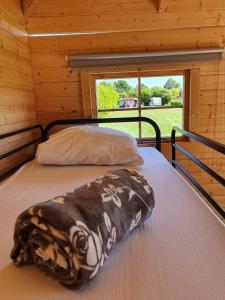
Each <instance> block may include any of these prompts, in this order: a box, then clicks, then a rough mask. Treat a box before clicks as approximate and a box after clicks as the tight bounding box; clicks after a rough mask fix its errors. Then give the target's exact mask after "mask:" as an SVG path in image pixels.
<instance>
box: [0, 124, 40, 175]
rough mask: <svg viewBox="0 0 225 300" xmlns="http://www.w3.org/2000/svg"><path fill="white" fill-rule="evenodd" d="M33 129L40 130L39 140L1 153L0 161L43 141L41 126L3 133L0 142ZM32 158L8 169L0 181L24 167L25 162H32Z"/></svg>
mask: <svg viewBox="0 0 225 300" xmlns="http://www.w3.org/2000/svg"><path fill="white" fill-rule="evenodd" d="M35 129H39V130H40V137H39V138H35V139H33V140H31V141H30V142H28V143H25V144H23V145H22V146H19V147H17V148H15V149H13V150H10V151H9V152H6V153H3V154H1V155H0V161H1V160H2V159H4V158H6V157H9V156H11V155H13V154H15V153H17V152H19V151H21V150H23V149H25V148H27V147H29V146H31V145H34V144H36V143H39V142H42V141H43V140H44V128H43V127H42V125H34V126H31V127H27V128H23V129H19V130H15V131H12V132H8V133H4V134H1V135H0V140H3V139H7V138H9V137H11V136H15V135H17V134H20V133H25V132H29V131H33V130H35ZM33 158H34V155H32V156H30V157H28V158H26V159H25V160H23V161H21V162H20V163H18V164H16V165H15V166H13V167H12V168H10V169H9V170H7V171H6V172H4V173H3V174H0V181H1V180H3V179H5V178H6V177H8V176H10V175H11V174H12V173H13V172H15V171H16V170H17V169H19V168H20V167H21V166H22V165H24V164H25V163H26V162H28V161H30V160H32V159H33Z"/></svg>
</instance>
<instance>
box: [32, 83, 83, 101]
mask: <svg viewBox="0 0 225 300" xmlns="http://www.w3.org/2000/svg"><path fill="white" fill-rule="evenodd" d="M34 93H35V97H36V99H38V98H42V99H43V97H75V96H81V85H80V82H53V83H46V82H45V83H35V84H34Z"/></svg>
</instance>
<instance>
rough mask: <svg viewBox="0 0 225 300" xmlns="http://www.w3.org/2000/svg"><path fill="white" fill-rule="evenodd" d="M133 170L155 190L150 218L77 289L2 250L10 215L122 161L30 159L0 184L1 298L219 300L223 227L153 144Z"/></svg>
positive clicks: (224, 277)
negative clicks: (63, 163) (66, 163)
mask: <svg viewBox="0 0 225 300" xmlns="http://www.w3.org/2000/svg"><path fill="white" fill-rule="evenodd" d="M140 152H141V154H142V156H143V157H144V160H145V164H144V166H142V167H139V168H136V169H137V170H139V171H141V172H142V173H143V175H144V176H145V178H146V179H147V180H148V181H149V183H150V185H151V186H152V188H153V190H154V192H155V200H156V207H155V210H154V211H153V215H152V216H151V218H150V219H149V220H148V221H147V222H146V223H145V224H143V225H141V226H140V227H139V228H137V230H135V231H134V232H133V233H131V234H130V235H129V236H128V237H127V238H126V239H125V240H124V241H122V242H121V243H119V245H118V246H117V247H116V249H115V250H114V251H113V253H112V255H111V257H110V258H109V260H108V261H107V262H106V263H105V265H104V266H103V268H102V269H101V270H100V273H99V274H98V276H97V277H96V278H95V279H94V280H93V281H92V282H91V284H90V285H89V286H88V287H86V288H85V289H83V290H80V291H73V290H67V289H66V288H64V287H63V286H61V285H60V284H59V283H58V282H57V281H55V280H53V279H51V278H50V277H47V276H46V275H45V274H44V273H42V272H40V271H39V270H38V269H37V268H36V267H35V266H24V267H22V268H17V267H15V266H14V265H13V264H12V262H11V260H10V258H9V254H10V251H11V248H12V245H13V240H12V237H13V229H14V224H15V220H16V217H17V216H18V215H19V214H20V213H21V211H23V210H24V209H26V208H27V207H29V206H31V205H33V204H34V203H37V202H41V201H45V200H47V199H49V198H51V197H55V196H57V195H61V194H64V193H65V192H67V191H72V190H73V189H74V188H75V187H77V186H79V185H81V184H83V183H85V182H87V181H89V180H92V179H94V178H95V177H96V176H98V175H100V174H103V173H104V172H106V171H108V170H110V169H115V168H121V167H99V166H98V167H95V166H82V167H80V166H77V167H56V166H41V165H38V164H37V163H36V162H35V161H32V162H30V163H28V164H26V165H25V166H23V167H22V168H21V169H20V170H19V171H18V172H17V173H16V174H15V175H13V176H12V177H11V178H10V179H8V180H7V181H5V182H4V183H3V184H2V185H1V186H0V299H4V300H11V299H12V300H18V299H21V300H28V299H30V300H31V299H32V300H53V299H54V300H59V299H60V300H61V299H63V300H70V299H71V300H72V299H73V300H80V299H85V300H89V299H91V300H100V299H103V300H112V299H113V300H128V299H129V300H131V299H132V300H133V299H135V300H145V299H146V300H147V299H149V300H176V299H177V300H203V299H204V300H207V299H210V300H224V299H225V296H224V295H225V227H224V225H223V224H222V223H221V222H220V221H219V220H218V219H217V217H216V216H215V215H214V214H213V212H212V211H211V210H210V209H209V208H208V207H206V205H205V204H204V202H203V201H202V200H201V198H200V197H199V196H198V195H197V194H196V193H195V191H193V189H192V188H191V187H190V185H189V184H188V183H187V182H186V181H185V180H184V179H183V178H182V177H181V176H180V174H179V173H178V172H176V171H175V170H174V169H173V168H172V167H171V165H169V163H168V162H167V161H166V159H165V158H164V157H163V156H162V155H161V154H160V153H159V152H158V151H157V150H155V149H154V148H150V149H149V148H141V149H140Z"/></svg>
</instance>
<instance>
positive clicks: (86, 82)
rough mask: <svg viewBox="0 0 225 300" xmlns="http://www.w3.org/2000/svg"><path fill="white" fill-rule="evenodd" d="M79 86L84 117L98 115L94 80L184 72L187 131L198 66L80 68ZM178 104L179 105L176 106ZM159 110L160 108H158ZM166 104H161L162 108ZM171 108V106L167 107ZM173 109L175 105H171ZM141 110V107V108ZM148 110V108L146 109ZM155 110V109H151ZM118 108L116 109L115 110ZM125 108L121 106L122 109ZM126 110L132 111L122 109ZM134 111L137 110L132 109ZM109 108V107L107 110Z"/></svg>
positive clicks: (185, 124)
mask: <svg viewBox="0 0 225 300" xmlns="http://www.w3.org/2000/svg"><path fill="white" fill-rule="evenodd" d="M80 75H81V87H82V103H83V116H84V118H97V113H98V110H97V97H96V80H98V79H103V80H104V79H114V78H115V79H117V78H121V79H122V78H139V77H156V76H170V75H171V76H173V75H183V76H184V78H185V80H184V103H183V128H184V129H186V130H190V123H191V122H192V119H193V115H194V114H195V112H193V108H195V107H196V105H198V103H199V84H200V83H199V82H200V69H199V66H198V67H196V66H195V65H191V66H189V67H188V66H186V65H182V66H179V67H176V68H175V67H174V68H173V67H171V66H157V67H154V66H153V68H152V69H151V68H149V67H148V68H145V67H140V68H132V69H129V68H119V69H118V68H112V69H102V68H100V69H95V70H82V71H81V73H80ZM192 98H195V103H194V105H191V99H192ZM179 107H180V106H179ZM192 107H193V108H192ZM157 108H158V109H160V108H161V107H157ZM164 108H166V107H163V108H162V109H164ZM170 108H171V107H170ZM173 108H176V106H174V107H173ZM142 109H144V108H142ZM148 109H149V108H148ZM151 109H156V108H151ZM116 110H117V111H118V109H115V111H116ZM122 110H124V109H122ZM125 110H133V109H132V108H130V109H125ZM135 110H137V109H135ZM108 111H109V110H108ZM152 140H153V139H152V138H142V139H141V140H140V142H142V141H144V142H146V141H149V142H150V143H151V141H152ZM178 140H179V141H187V140H188V139H187V138H185V137H184V136H181V137H178ZM162 142H170V137H162Z"/></svg>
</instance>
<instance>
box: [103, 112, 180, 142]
mask: <svg viewBox="0 0 225 300" xmlns="http://www.w3.org/2000/svg"><path fill="white" fill-rule="evenodd" d="M137 116H138V112H137V111H118V112H107V113H106V112H104V113H99V114H98V117H99V118H122V117H137ZM142 116H143V117H149V118H151V119H153V120H154V121H155V122H156V123H157V124H158V125H159V127H160V130H161V135H162V136H170V134H171V130H172V127H173V126H174V125H179V126H182V119H183V117H182V108H174V109H154V110H143V111H142ZM101 126H102V127H108V128H114V129H118V130H123V131H126V132H128V133H130V134H132V135H133V136H135V137H138V124H137V123H116V124H102V125H101ZM141 130H142V137H153V136H155V135H154V130H153V129H152V127H151V126H150V125H148V124H147V123H143V122H142V125H141Z"/></svg>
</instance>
